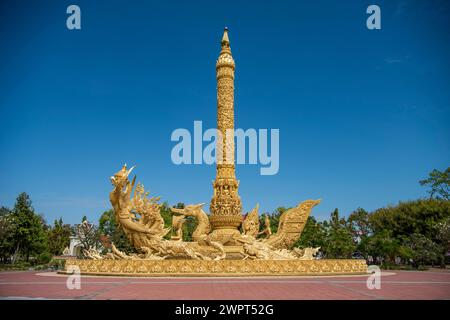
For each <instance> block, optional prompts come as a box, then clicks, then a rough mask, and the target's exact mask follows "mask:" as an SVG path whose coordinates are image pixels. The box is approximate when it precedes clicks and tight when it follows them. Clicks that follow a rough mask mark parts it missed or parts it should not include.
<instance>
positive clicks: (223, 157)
mask: <svg viewBox="0 0 450 320" xmlns="http://www.w3.org/2000/svg"><path fill="white" fill-rule="evenodd" d="M221 45H222V50H221V51H220V55H219V58H218V59H217V63H216V79H217V129H218V133H220V135H219V137H220V136H221V138H222V139H218V140H217V149H216V150H217V152H216V157H217V168H216V179H215V181H214V183H213V187H214V195H213V198H212V199H211V205H210V213H211V216H210V222H211V225H212V228H213V233H212V234H213V235H214V236H215V237H216V239H217V240H219V241H221V240H224V241H226V240H227V238H229V237H228V236H231V235H233V234H236V233H239V231H238V230H237V228H238V227H239V226H240V225H241V223H242V214H241V210H242V203H241V199H240V197H239V194H238V187H239V181H237V180H236V175H235V166H234V70H235V64H234V60H233V56H232V55H231V49H230V41H229V39H228V29H227V28H225V31H224V34H223V38H222V42H221Z"/></svg>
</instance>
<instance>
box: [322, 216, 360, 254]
mask: <svg viewBox="0 0 450 320" xmlns="http://www.w3.org/2000/svg"><path fill="white" fill-rule="evenodd" d="M325 226H326V228H327V229H328V230H327V231H328V232H327V238H326V241H325V244H324V247H323V252H324V254H325V255H326V257H327V258H351V256H352V254H353V252H354V251H355V249H356V245H355V243H354V242H353V238H352V234H351V232H350V229H349V228H348V225H347V222H346V220H345V219H344V218H340V217H339V210H338V209H335V210H334V211H333V212H332V213H331V216H330V223H329V224H325Z"/></svg>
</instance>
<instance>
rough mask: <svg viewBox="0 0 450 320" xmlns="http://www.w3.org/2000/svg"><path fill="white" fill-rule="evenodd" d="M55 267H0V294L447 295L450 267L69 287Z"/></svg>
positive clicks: (88, 281)
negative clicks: (374, 284)
mask: <svg viewBox="0 0 450 320" xmlns="http://www.w3.org/2000/svg"><path fill="white" fill-rule="evenodd" d="M66 280H67V276H64V275H59V274H56V273H55V272H41V273H39V272H35V271H23V272H0V299H30V298H31V299H100V300H103V299H194V300H196V299H224V300H233V299H250V300H251V299H267V300H293V299H295V300H296V299H345V300H355V299H357V300H359V299H364V300H367V299H447V300H448V299H450V270H440V269H434V270H432V271H395V272H384V273H383V274H382V277H381V288H380V289H372V290H369V289H368V288H367V285H366V280H367V276H332V277H289V278H286V277H277V278H268V277H264V278H130V277H94V276H83V277H81V288H80V289H72V290H69V289H68V288H67V285H66V282H67V281H66Z"/></svg>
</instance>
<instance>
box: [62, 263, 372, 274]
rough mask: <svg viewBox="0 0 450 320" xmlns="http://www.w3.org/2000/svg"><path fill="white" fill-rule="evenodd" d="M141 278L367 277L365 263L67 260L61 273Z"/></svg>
mask: <svg viewBox="0 0 450 320" xmlns="http://www.w3.org/2000/svg"><path fill="white" fill-rule="evenodd" d="M70 266H75V267H78V268H79V270H80V273H81V274H84V275H111V276H137V277H138V276H142V277H149V276H150V277H172V276H173V277H179V276H189V277H211V276H213V277H253V276H302V275H305V276H306V275H341V274H366V273H367V264H366V261H365V260H351V259H336V260H334V259H329V260H328V259H324V260H217V261H215V260H107V259H104V260H87V259H67V260H66V264H65V269H64V270H63V271H62V272H61V273H72V272H73V271H72V270H73V267H72V268H71V267H70Z"/></svg>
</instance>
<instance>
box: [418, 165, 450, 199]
mask: <svg viewBox="0 0 450 320" xmlns="http://www.w3.org/2000/svg"><path fill="white" fill-rule="evenodd" d="M419 183H420V185H422V186H428V187H429V188H430V190H428V193H429V194H430V198H436V199H443V200H449V199H450V167H448V168H447V169H446V170H445V171H444V172H441V171H439V170H437V169H434V170H433V171H431V172H430V173H429V175H428V178H427V179H424V180H420V181H419Z"/></svg>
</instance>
